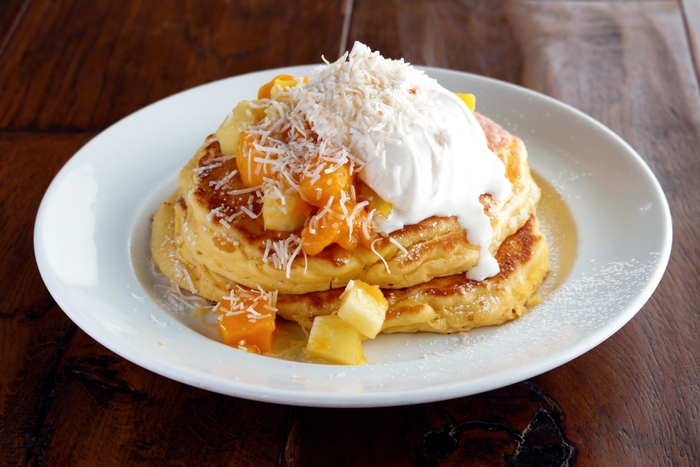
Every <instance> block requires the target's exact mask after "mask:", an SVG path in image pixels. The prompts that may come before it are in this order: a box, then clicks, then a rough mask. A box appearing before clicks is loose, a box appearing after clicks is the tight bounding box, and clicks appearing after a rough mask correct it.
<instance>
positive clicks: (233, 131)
mask: <svg viewBox="0 0 700 467" xmlns="http://www.w3.org/2000/svg"><path fill="white" fill-rule="evenodd" d="M254 102H255V101H252V102H251V101H241V102H240V103H239V104H238V105H237V106H236V107H235V108H234V109H233V111H232V112H231V114H229V116H228V117H226V120H224V122H223V123H222V124H221V125H220V126H219V129H218V130H216V134H215V136H216V138H217V139H218V140H219V145H220V146H221V152H222V153H223V154H224V155H226V156H232V155H235V154H236V152H237V151H238V141H239V139H240V136H241V132H242V131H243V130H244V129H245V128H248V127H250V126H253V125H255V124H257V123H258V122H259V121H260V120H261V119H262V118H263V117H264V115H265V114H264V112H263V111H262V110H261V109H260V108H257V107H256V106H253V105H251V104H253V103H254Z"/></svg>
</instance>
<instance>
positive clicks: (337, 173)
mask: <svg viewBox="0 0 700 467" xmlns="http://www.w3.org/2000/svg"><path fill="white" fill-rule="evenodd" d="M312 167H313V165H312ZM316 167H318V165H316ZM325 170H327V169H322V170H321V171H320V172H319V173H318V174H317V175H316V172H317V170H314V169H307V170H306V171H305V172H304V174H303V175H302V177H301V180H299V190H300V191H301V194H302V196H304V198H305V199H306V201H307V202H308V203H309V204H311V205H313V206H316V207H319V208H321V207H323V206H325V205H326V204H328V200H329V199H330V198H331V196H332V197H333V199H334V200H336V201H338V200H339V199H340V196H341V192H343V191H344V192H345V193H346V194H347V193H348V192H349V191H350V185H351V184H352V176H351V175H350V164H349V163H348V164H345V165H342V166H340V167H338V168H337V169H335V170H334V171H332V172H330V173H326V172H325Z"/></svg>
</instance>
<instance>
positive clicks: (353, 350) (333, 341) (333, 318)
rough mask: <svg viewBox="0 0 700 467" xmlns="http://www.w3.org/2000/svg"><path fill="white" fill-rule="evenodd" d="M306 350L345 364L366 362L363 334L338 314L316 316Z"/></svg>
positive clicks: (318, 356)
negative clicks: (363, 352)
mask: <svg viewBox="0 0 700 467" xmlns="http://www.w3.org/2000/svg"><path fill="white" fill-rule="evenodd" d="M306 351H307V352H308V353H309V355H311V356H312V357H317V358H322V359H324V360H327V361H329V362H333V363H341V364H344V365H359V364H361V363H364V356H363V354H362V334H361V333H360V332H359V331H358V330H357V329H355V328H353V327H352V326H350V325H349V324H348V323H346V322H345V321H343V320H342V319H341V318H340V317H338V316H337V315H327V316H317V317H316V318H314V322H313V325H312V326H311V332H310V333H309V341H308V342H307V344H306Z"/></svg>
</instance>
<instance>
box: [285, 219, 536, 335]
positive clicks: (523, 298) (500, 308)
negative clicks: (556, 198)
mask: <svg viewBox="0 0 700 467" xmlns="http://www.w3.org/2000/svg"><path fill="white" fill-rule="evenodd" d="M496 259H497V260H498V263H499V266H500V268H501V271H500V272H499V273H498V274H497V275H495V276H493V277H490V278H488V279H486V280H483V281H473V280H470V279H467V278H466V277H465V275H464V274H455V275H452V276H447V277H439V278H435V279H432V280H430V281H428V282H426V283H424V284H419V285H415V286H413V287H408V288H404V289H383V290H382V292H383V294H384V297H385V298H386V299H387V301H388V302H389V309H388V311H387V314H386V320H385V321H384V325H383V327H382V331H381V332H382V333H396V332H418V331H426V332H436V333H452V332H462V331H467V330H469V329H472V328H475V327H481V326H491V325H498V324H502V323H505V322H507V321H510V320H513V319H515V318H518V317H520V316H522V315H523V314H525V313H527V307H526V303H527V302H528V300H530V298H531V297H532V296H533V295H534V294H535V293H536V291H537V289H538V288H539V286H540V285H541V284H542V282H543V281H544V279H545V278H546V276H547V273H548V272H549V259H548V249H547V242H546V240H545V237H544V235H543V234H542V232H541V231H540V229H539V225H538V222H537V218H536V216H534V215H533V216H532V217H531V218H530V219H529V220H528V221H527V222H526V223H525V225H524V226H523V227H522V228H521V229H519V230H518V231H517V232H516V233H515V234H513V235H511V236H510V237H508V238H507V239H506V240H505V241H504V242H503V243H502V244H501V247H500V248H499V250H498V252H497V253H496ZM342 292H343V291H342V290H329V291H325V292H316V293H310V294H304V295H279V296H278V298H277V308H278V316H282V317H283V318H285V319H288V320H291V321H296V322H297V323H299V324H300V325H301V326H303V327H305V328H309V329H310V328H311V325H312V323H313V320H314V318H316V317H317V316H324V315H329V314H332V313H333V312H334V311H335V310H337V309H338V307H339V304H340V295H341V294H342Z"/></svg>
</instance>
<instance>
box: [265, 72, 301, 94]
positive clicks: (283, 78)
mask: <svg viewBox="0 0 700 467" xmlns="http://www.w3.org/2000/svg"><path fill="white" fill-rule="evenodd" d="M292 79H294V76H292V75H284V74H283V75H277V76H275V77H274V78H272V79H271V80H270V82H268V83H265V84H263V85H262V86H261V87H260V89H258V99H270V97H271V96H270V91H272V87H273V86H274V85H275V84H276V83H277V81H278V80H281V81H288V80H292Z"/></svg>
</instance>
